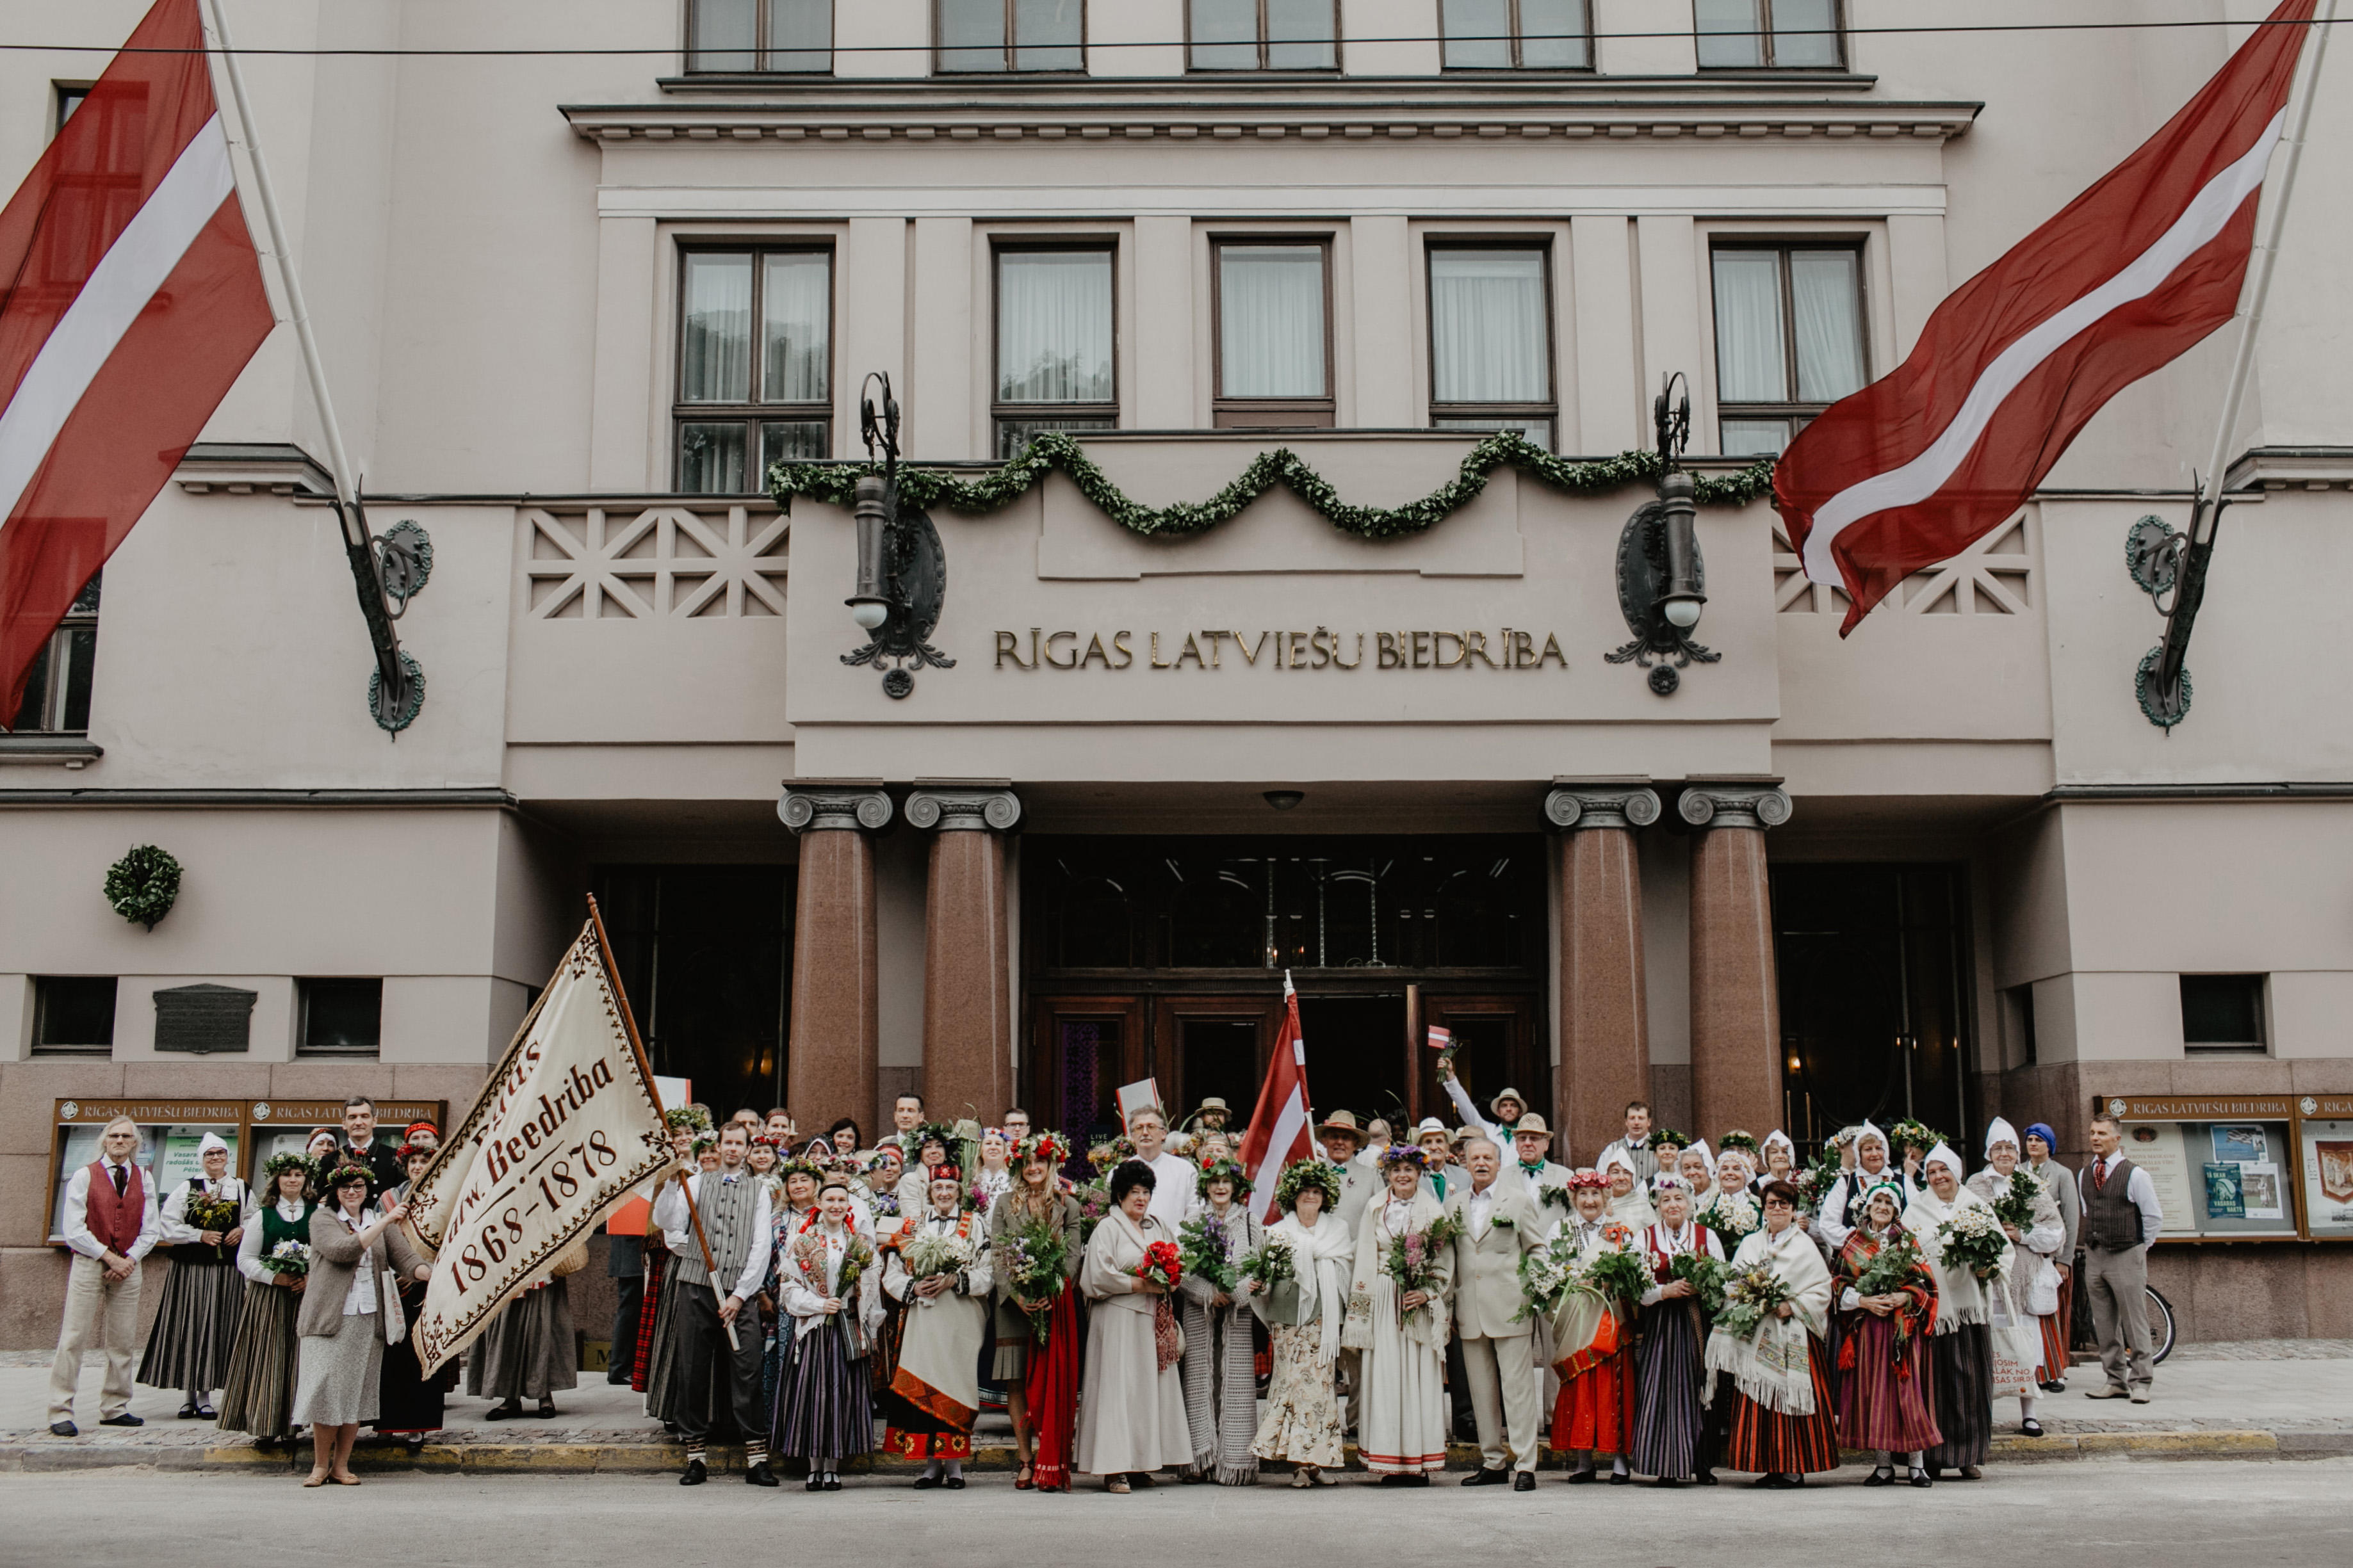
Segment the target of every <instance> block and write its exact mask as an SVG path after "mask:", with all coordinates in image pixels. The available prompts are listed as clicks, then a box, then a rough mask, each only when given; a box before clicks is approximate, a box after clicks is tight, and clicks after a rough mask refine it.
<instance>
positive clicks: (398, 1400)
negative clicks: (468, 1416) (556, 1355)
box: [375, 1123, 586, 1453]
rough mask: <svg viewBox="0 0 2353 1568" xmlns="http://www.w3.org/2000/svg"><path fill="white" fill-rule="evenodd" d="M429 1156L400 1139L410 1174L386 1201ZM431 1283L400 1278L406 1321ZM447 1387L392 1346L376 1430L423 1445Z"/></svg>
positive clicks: (438, 1422)
mask: <svg viewBox="0 0 2353 1568" xmlns="http://www.w3.org/2000/svg"><path fill="white" fill-rule="evenodd" d="M419 1125H420V1126H421V1125H423V1123H419ZM429 1130H430V1129H428V1131H429ZM433 1155H434V1151H433V1150H432V1149H429V1148H425V1147H421V1146H419V1145H417V1144H415V1143H406V1144H403V1145H402V1146H401V1150H400V1167H401V1169H402V1170H404V1171H406V1172H407V1173H408V1179H407V1180H406V1181H405V1182H403V1183H401V1184H400V1185H399V1186H397V1187H393V1188H389V1189H387V1190H386V1191H385V1194H384V1197H385V1201H386V1202H388V1203H403V1204H405V1203H406V1202H407V1201H408V1194H410V1193H412V1192H414V1191H415V1190H416V1188H417V1178H418V1177H420V1176H422V1175H424V1174H425V1168H426V1167H427V1165H430V1164H431V1163H433ZM405 1234H406V1236H407V1237H408V1244H409V1246H410V1247H413V1248H415V1249H416V1252H417V1256H418V1257H419V1258H424V1259H425V1260H426V1261H427V1263H430V1262H431V1261H432V1260H433V1256H434V1255H433V1254H432V1253H430V1252H428V1251H427V1250H426V1247H425V1243H424V1242H422V1241H420V1240H419V1239H417V1234H416V1232H414V1231H409V1232H406V1233H405ZM582 1256H583V1257H584V1258H585V1257H586V1253H585V1252H584V1253H583V1254H582ZM429 1288H430V1287H429V1286H427V1283H426V1281H424V1280H422V1279H404V1280H402V1281H401V1282H400V1310H401V1312H402V1314H403V1316H405V1317H406V1320H407V1321H409V1322H412V1323H413V1322H415V1321H417V1318H418V1316H419V1315H420V1314H421V1313H423V1311H424V1310H425V1293H426V1291H427V1289H429ZM570 1344H571V1340H570V1339H569V1338H568V1337H567V1338H566V1339H565V1345H566V1347H567V1348H568V1347H569V1346H570ZM475 1353H476V1355H477V1356H479V1355H480V1352H479V1351H478V1352H475ZM445 1392H446V1390H445V1385H444V1384H443V1382H442V1374H441V1373H435V1374H434V1375H433V1376H432V1378H431V1379H429V1380H428V1379H427V1377H426V1375H425V1373H424V1369H423V1368H422V1367H421V1366H419V1365H418V1363H417V1357H416V1355H415V1354H414V1353H413V1352H412V1353H407V1354H404V1353H402V1352H400V1351H398V1350H393V1351H390V1352H386V1353H385V1358H384V1374H383V1380H382V1382H381V1383H380V1384H378V1385H377V1388H376V1414H375V1429H376V1430H377V1431H378V1432H381V1433H383V1434H384V1435H385V1436H390V1437H401V1438H405V1439H406V1441H407V1443H408V1447H409V1451H410V1452H412V1453H414V1452H415V1451H416V1450H417V1449H418V1448H421V1447H424V1446H425V1438H426V1436H427V1434H428V1433H432V1432H438V1431H439V1430H441V1428H442V1427H443V1426H445V1425H447V1421H446V1417H445V1414H444V1411H443V1405H444V1398H443V1395H444V1393H445Z"/></svg>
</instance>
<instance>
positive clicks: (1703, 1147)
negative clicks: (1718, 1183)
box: [1651, 1138, 1715, 1219]
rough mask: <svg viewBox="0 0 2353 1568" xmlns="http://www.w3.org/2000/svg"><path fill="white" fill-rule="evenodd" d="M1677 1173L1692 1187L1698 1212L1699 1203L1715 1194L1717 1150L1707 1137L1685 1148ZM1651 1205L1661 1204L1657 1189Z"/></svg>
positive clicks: (1696, 1211)
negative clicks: (1709, 1143)
mask: <svg viewBox="0 0 2353 1568" xmlns="http://www.w3.org/2000/svg"><path fill="white" fill-rule="evenodd" d="M1675 1174H1677V1175H1679V1176H1681V1177H1682V1178H1683V1185H1685V1186H1687V1187H1689V1188H1690V1189H1691V1202H1692V1212H1693V1213H1694V1214H1697V1213H1698V1212H1699V1205H1702V1204H1704V1203H1705V1202H1706V1201H1707V1200H1708V1199H1709V1198H1711V1197H1713V1196H1715V1151H1713V1150H1711V1149H1710V1148H1709V1147H1708V1146H1707V1140H1706V1139H1704V1138H1694V1139H1693V1140H1692V1145H1691V1147H1690V1148H1688V1149H1686V1150H1684V1151H1683V1156H1682V1157H1681V1158H1680V1159H1678V1160H1677V1161H1676V1162H1675ZM1658 1206H1659V1194H1658V1193H1657V1192H1656V1191H1653V1192H1652V1193H1651V1207H1652V1208H1656V1207H1658ZM1660 1217H1661V1218H1662V1219H1663V1218H1665V1217H1666V1216H1665V1215H1661V1216H1660Z"/></svg>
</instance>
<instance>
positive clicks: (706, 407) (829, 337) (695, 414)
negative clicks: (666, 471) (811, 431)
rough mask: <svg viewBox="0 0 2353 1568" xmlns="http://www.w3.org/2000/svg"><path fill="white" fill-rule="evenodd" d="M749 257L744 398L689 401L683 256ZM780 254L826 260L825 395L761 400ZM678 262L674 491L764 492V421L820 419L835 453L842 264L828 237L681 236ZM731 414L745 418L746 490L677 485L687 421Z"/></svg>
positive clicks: (719, 421) (673, 330)
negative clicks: (770, 266)
mask: <svg viewBox="0 0 2353 1568" xmlns="http://www.w3.org/2000/svg"><path fill="white" fill-rule="evenodd" d="M741 255H748V256H750V257H751V258H752V304H751V322H752V342H751V355H750V358H751V374H750V380H749V382H748V384H747V386H746V388H745V390H746V393H747V396H746V397H745V399H744V401H743V402H741V403H716V402H713V403H690V402H689V401H687V398H686V395H685V393H686V258H688V257H690V256H741ZM777 255H799V256H808V255H821V256H823V257H824V258H826V266H825V396H824V397H823V398H822V399H818V400H808V401H803V402H797V403H764V402H762V401H761V400H760V381H761V377H762V376H763V375H765V374H766V368H767V367H766V361H767V351H766V345H765V343H764V342H762V341H761V333H762V331H763V327H764V322H765V313H764V312H765V306H766V303H767V300H766V291H767V286H768V285H767V267H766V265H765V260H766V258H768V257H770V256H777ZM676 262H677V265H676V268H675V269H674V274H673V282H672V285H671V289H670V292H671V294H672V295H673V296H674V299H673V301H672V305H671V327H670V360H671V363H670V494H672V495H731V494H732V495H765V494H766V493H767V490H766V487H765V486H764V485H762V484H760V483H759V482H758V481H759V479H760V478H761V476H762V475H763V474H765V471H766V470H765V466H764V465H763V464H762V463H761V461H760V426H763V425H784V424H796V425H813V424H822V425H823V426H825V456H826V458H831V457H832V456H833V455H834V441H833V427H834V419H835V413H836V411H835V407H834V402H835V394H836V392H837V390H838V383H839V379H840V376H839V363H838V357H837V356H838V353H839V346H840V338H841V334H840V330H839V329H840V311H841V267H840V252H839V247H838V246H837V245H836V244H835V243H834V241H833V240H832V238H830V237H825V236H811V237H807V238H801V237H794V238H789V239H766V238H758V239H754V238H751V237H741V238H734V239H723V238H706V239H682V240H680V241H678V242H677V247H676ZM730 422H733V423H739V424H742V425H744V426H745V427H746V428H745V434H744V442H745V444H744V466H745V467H746V468H748V469H749V470H750V474H751V478H752V479H753V480H754V483H753V487H752V488H751V489H748V490H737V491H729V490H688V489H682V488H681V484H682V480H683V470H684V468H685V466H686V462H685V458H686V451H685V428H686V426H689V425H723V424H727V423H730Z"/></svg>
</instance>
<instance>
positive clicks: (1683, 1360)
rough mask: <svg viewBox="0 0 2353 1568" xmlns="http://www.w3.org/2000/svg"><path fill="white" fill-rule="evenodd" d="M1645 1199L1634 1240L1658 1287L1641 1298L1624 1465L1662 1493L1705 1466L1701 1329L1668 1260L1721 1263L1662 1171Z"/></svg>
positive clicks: (1675, 1180) (1679, 1187)
mask: <svg viewBox="0 0 2353 1568" xmlns="http://www.w3.org/2000/svg"><path fill="white" fill-rule="evenodd" d="M1684 1152H1685V1153H1686V1154H1689V1153H1690V1152H1692V1151H1690V1150H1686V1151H1684ZM1651 1200H1652V1203H1653V1204H1654V1205H1655V1206H1656V1207H1657V1209H1658V1211H1659V1223H1658V1224H1656V1225H1654V1226H1651V1227H1650V1228H1649V1229H1648V1230H1645V1231H1644V1232H1643V1233H1642V1236H1641V1243H1642V1246H1643V1247H1644V1248H1645V1249H1646V1250H1647V1251H1648V1252H1649V1253H1650V1255H1651V1273H1652V1274H1653V1275H1654V1276H1656V1277H1657V1279H1658V1281H1659V1283H1658V1284H1657V1285H1655V1286H1653V1287H1652V1288H1651V1289H1650V1290H1648V1291H1647V1292H1645V1293H1644V1294H1643V1297H1642V1318H1641V1336H1640V1338H1639V1339H1638V1340H1637V1341H1636V1344H1635V1351H1634V1368H1635V1372H1634V1377H1635V1392H1634V1440H1633V1446H1632V1447H1631V1448H1630V1450H1629V1451H1628V1453H1627V1465H1628V1468H1631V1469H1633V1470H1636V1471H1638V1472H1640V1473H1641V1474H1642V1475H1646V1476H1655V1477H1657V1478H1658V1484H1659V1485H1661V1486H1662V1487H1670V1486H1674V1485H1676V1484H1678V1483H1679V1482H1681V1481H1682V1480H1683V1479H1685V1478H1686V1477H1689V1478H1694V1479H1696V1478H1697V1477H1698V1476H1699V1475H1700V1474H1701V1472H1703V1471H1704V1470H1706V1469H1707V1468H1708V1460H1709V1458H1710V1456H1709V1455H1708V1453H1707V1451H1706V1444H1705V1437H1706V1427H1707V1412H1706V1407H1705V1406H1704V1405H1703V1404H1702V1402H1701V1399H1700V1383H1701V1380H1702V1378H1703V1377H1704V1375H1705V1369H1704V1366H1703V1365H1702V1362H1701V1352H1702V1348H1703V1346H1704V1344H1705V1342H1706V1339H1707V1321H1706V1320H1705V1319H1704V1317H1703V1316H1702V1315H1701V1313H1700V1304H1699V1299H1698V1293H1697V1292H1696V1291H1695V1290H1694V1289H1693V1288H1692V1284H1691V1281H1690V1280H1688V1279H1675V1278H1674V1277H1673V1269H1674V1264H1675V1259H1676V1258H1682V1257H1685V1256H1687V1255H1691V1254H1697V1255H1699V1256H1700V1257H1703V1258H1715V1260H1716V1261H1717V1262H1719V1263H1721V1262H1723V1261H1725V1257H1724V1247H1723V1244H1722V1243H1721V1242H1719V1241H1718V1240H1717V1239H1716V1237H1715V1232H1714V1231H1712V1230H1710V1229H1708V1228H1707V1226H1704V1225H1702V1224H1700V1223H1699V1222H1698V1221H1697V1220H1695V1219H1694V1218H1692V1193H1691V1184H1690V1183H1689V1182H1687V1181H1685V1180H1683V1177H1681V1176H1676V1175H1669V1174H1668V1173H1665V1172H1664V1171H1662V1172H1660V1173H1659V1174H1658V1175H1657V1176H1656V1177H1654V1178H1652V1180H1651Z"/></svg>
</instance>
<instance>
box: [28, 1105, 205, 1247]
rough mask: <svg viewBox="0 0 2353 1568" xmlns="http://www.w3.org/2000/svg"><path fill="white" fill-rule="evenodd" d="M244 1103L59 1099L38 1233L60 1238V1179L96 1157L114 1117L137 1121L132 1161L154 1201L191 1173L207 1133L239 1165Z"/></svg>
mask: <svg viewBox="0 0 2353 1568" xmlns="http://www.w3.org/2000/svg"><path fill="white" fill-rule="evenodd" d="M246 1104H247V1102H246V1101H244V1100H58V1101H57V1104H56V1113H55V1117H54V1123H55V1131H54V1133H53V1135H52V1140H51V1146H50V1157H49V1202H48V1223H47V1228H46V1230H45V1231H44V1233H43V1234H44V1235H46V1236H47V1238H48V1240H49V1241H50V1242H51V1243H52V1244H54V1245H63V1243H64V1241H65V1202H66V1183H67V1180H68V1178H69V1177H70V1176H71V1175H72V1174H73V1173H74V1172H76V1171H78V1170H79V1169H80V1168H81V1167H82V1166H84V1165H87V1164H89V1163H90V1162H91V1161H93V1160H95V1159H97V1158H98V1140H99V1134H100V1133H101V1132H103V1131H106V1124H107V1123H108V1122H110V1121H113V1120H114V1119H115V1118H116V1117H118V1116H128V1117H129V1118H131V1120H132V1121H135V1122H137V1123H138V1124H139V1152H137V1153H136V1154H134V1155H132V1163H133V1164H135V1165H137V1166H138V1167H139V1168H140V1169H141V1170H142V1171H143V1172H144V1173H146V1179H147V1180H148V1182H149V1183H151V1184H153V1187H154V1190H155V1201H156V1202H157V1203H158V1204H159V1205H160V1204H161V1203H162V1202H163V1201H164V1196H165V1194H168V1193H169V1192H170V1191H171V1190H172V1189H173V1188H174V1187H175V1186H177V1185H179V1184H181V1183H183V1182H185V1181H186V1180H187V1179H188V1178H189V1177H190V1176H193V1175H195V1174H197V1173H199V1172H200V1171H201V1170H202V1169H203V1165H202V1163H201V1162H200V1161H199V1159H198V1157H197V1153H196V1150H197V1147H198V1146H199V1145H200V1144H201V1143H202V1142H204V1137H205V1134H206V1133H207V1132H211V1133H216V1134H217V1135H218V1136H219V1137H220V1138H221V1140H222V1141H223V1142H226V1143H227V1144H228V1146H229V1167H228V1168H229V1169H230V1170H231V1171H236V1170H237V1169H238V1168H239V1165H240V1163H241V1162H240V1160H239V1159H238V1155H239V1154H240V1153H241V1152H243V1151H244V1148H245V1116H246Z"/></svg>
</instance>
